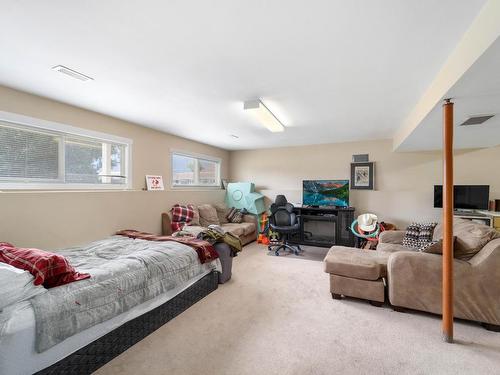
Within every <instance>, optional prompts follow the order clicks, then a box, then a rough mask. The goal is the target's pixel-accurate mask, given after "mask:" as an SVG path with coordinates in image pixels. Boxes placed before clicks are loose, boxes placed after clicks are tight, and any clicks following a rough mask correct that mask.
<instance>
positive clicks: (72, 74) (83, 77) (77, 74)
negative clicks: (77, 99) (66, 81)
mask: <svg viewBox="0 0 500 375" xmlns="http://www.w3.org/2000/svg"><path fill="white" fill-rule="evenodd" d="M52 70H53V71H55V72H59V73H63V74H66V75H67V76H70V77H72V78H76V79H79V80H80V81H93V80H94V78H92V77H89V76H87V75H85V74H83V73H80V72H77V71H76V70H73V69H70V68H68V67H66V66H64V65H56V66H54V67H52Z"/></svg>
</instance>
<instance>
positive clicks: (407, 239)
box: [403, 223, 420, 249]
mask: <svg viewBox="0 0 500 375" xmlns="http://www.w3.org/2000/svg"><path fill="white" fill-rule="evenodd" d="M419 233H420V225H419V224H418V223H411V224H410V225H408V227H407V228H406V233H405V236H404V238H403V246H404V247H406V248H407V249H416V248H418V235H419Z"/></svg>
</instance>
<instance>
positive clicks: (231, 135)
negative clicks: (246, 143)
mask: <svg viewBox="0 0 500 375" xmlns="http://www.w3.org/2000/svg"><path fill="white" fill-rule="evenodd" d="M229 136H230V137H232V138H236V139H238V138H239V137H238V136H237V135H236V134H229Z"/></svg>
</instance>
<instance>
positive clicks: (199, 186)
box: [170, 185, 224, 191]
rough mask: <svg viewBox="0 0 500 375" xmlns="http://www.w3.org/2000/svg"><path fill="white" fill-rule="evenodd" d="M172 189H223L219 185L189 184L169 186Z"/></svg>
mask: <svg viewBox="0 0 500 375" xmlns="http://www.w3.org/2000/svg"><path fill="white" fill-rule="evenodd" d="M170 189H171V190H172V191H177V190H187V191H213V190H224V189H222V187H220V186H202V185H196V186H194V185H191V186H177V185H174V186H170Z"/></svg>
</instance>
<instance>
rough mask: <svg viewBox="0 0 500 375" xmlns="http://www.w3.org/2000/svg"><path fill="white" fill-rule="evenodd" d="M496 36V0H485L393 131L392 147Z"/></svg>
mask: <svg viewBox="0 0 500 375" xmlns="http://www.w3.org/2000/svg"><path fill="white" fill-rule="evenodd" d="M498 37H500V0H489V1H488V2H487V3H486V4H485V5H484V6H483V8H481V11H480V12H479V14H478V15H477V17H476V18H475V19H474V21H473V22H472V24H471V25H470V27H469V28H468V29H467V31H466V32H465V34H464V36H463V37H462V39H461V40H460V42H459V43H458V44H457V46H456V47H455V49H454V50H453V52H452V53H451V55H450V56H449V57H448V59H447V60H446V62H445V63H444V65H443V67H442V68H441V70H440V71H439V73H438V74H437V76H436V77H435V78H434V80H433V81H432V83H431V85H430V86H429V87H428V89H427V90H426V91H425V93H424V95H422V97H421V98H420V100H419V101H418V102H417V104H416V106H415V107H414V108H413V110H412V111H411V112H410V114H409V115H408V117H407V118H406V119H405V121H404V122H403V125H402V126H401V127H400V128H399V129H398V130H397V131H396V133H395V134H394V138H393V149H394V151H397V150H398V148H399V146H401V144H402V143H403V142H404V140H405V139H406V138H407V137H408V136H409V135H410V134H411V133H412V132H413V131H414V130H415V129H416V128H417V127H418V126H419V125H420V123H421V122H422V121H423V120H424V119H425V117H426V116H427V115H428V114H429V113H430V112H431V111H432V109H433V108H434V107H435V106H436V105H437V104H439V103H440V102H441V100H443V98H444V97H446V94H447V93H448V90H450V88H451V87H452V86H453V85H454V84H455V83H456V82H457V81H458V80H459V79H460V77H462V75H463V74H464V73H465V72H466V71H467V70H468V69H469V68H470V67H471V66H472V64H474V62H475V61H476V60H477V59H478V58H479V57H480V56H481V55H482V54H483V53H484V52H485V51H486V50H487V49H488V48H489V47H490V46H491V45H492V44H493V43H494V42H495V40H496V39H497V38H498ZM423 58H425V56H423Z"/></svg>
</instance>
